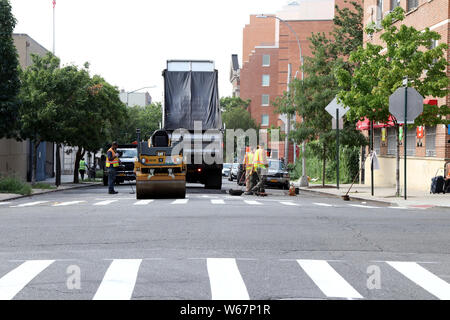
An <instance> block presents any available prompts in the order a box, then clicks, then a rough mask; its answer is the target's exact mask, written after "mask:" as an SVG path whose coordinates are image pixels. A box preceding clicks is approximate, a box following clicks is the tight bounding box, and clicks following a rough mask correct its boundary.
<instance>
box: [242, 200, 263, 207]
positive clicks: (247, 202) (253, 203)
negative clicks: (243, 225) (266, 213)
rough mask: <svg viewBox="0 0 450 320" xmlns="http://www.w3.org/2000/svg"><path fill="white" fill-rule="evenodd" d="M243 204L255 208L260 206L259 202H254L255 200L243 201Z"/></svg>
mask: <svg viewBox="0 0 450 320" xmlns="http://www.w3.org/2000/svg"><path fill="white" fill-rule="evenodd" d="M244 202H245V203H246V204H250V205H255V206H261V205H262V203H261V202H258V201H255V200H244Z"/></svg>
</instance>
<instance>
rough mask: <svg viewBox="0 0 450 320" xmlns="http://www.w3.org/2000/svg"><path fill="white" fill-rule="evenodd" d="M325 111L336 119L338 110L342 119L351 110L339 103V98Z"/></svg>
mask: <svg viewBox="0 0 450 320" xmlns="http://www.w3.org/2000/svg"><path fill="white" fill-rule="evenodd" d="M325 110H326V111H327V112H328V113H329V114H330V115H331V116H332V117H333V118H334V119H336V110H339V118H341V117H343V116H344V115H345V114H346V113H347V112H348V110H349V108H348V107H344V106H343V105H342V104H340V103H338V101H337V98H334V99H333V101H331V102H330V104H328V106H326V108H325Z"/></svg>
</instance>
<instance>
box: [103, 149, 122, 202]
mask: <svg viewBox="0 0 450 320" xmlns="http://www.w3.org/2000/svg"><path fill="white" fill-rule="evenodd" d="M118 146H119V145H118V144H117V142H113V143H112V146H111V148H109V150H108V152H107V154H106V168H107V170H108V193H109V194H116V193H118V192H117V191H115V190H114V183H115V181H116V174H117V169H118V168H119V155H118V154H117V147H118Z"/></svg>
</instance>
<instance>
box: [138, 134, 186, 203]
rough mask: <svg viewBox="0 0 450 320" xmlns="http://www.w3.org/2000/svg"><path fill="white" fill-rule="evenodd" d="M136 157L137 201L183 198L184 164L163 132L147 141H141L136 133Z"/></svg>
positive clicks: (184, 195)
mask: <svg viewBox="0 0 450 320" xmlns="http://www.w3.org/2000/svg"><path fill="white" fill-rule="evenodd" d="M137 141H138V156H137V158H136V161H135V164H134V170H135V173H136V198H137V199H155V198H177V199H179V198H181V199H184V198H185V197H186V164H185V162H184V160H183V154H182V152H179V153H177V152H176V151H175V150H178V149H177V148H176V145H172V143H171V141H170V139H169V135H168V133H167V131H165V130H157V131H155V132H154V133H153V135H152V136H151V138H150V139H149V140H148V141H143V142H142V141H141V132H140V130H139V129H138V130H137Z"/></svg>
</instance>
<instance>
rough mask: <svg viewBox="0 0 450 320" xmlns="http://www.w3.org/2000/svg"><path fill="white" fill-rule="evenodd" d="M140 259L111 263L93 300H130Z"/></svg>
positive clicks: (120, 260)
mask: <svg viewBox="0 0 450 320" xmlns="http://www.w3.org/2000/svg"><path fill="white" fill-rule="evenodd" d="M141 262H142V259H116V260H113V262H111V265H110V266H109V268H108V270H107V271H106V274H105V276H104V278H103V280H102V282H101V284H100V287H99V288H98V289H97V292H96V293H95V295H94V298H93V300H130V299H131V296H132V295H133V290H134V286H135V284H136V279H137V275H138V272H139V267H140V265H141Z"/></svg>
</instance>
